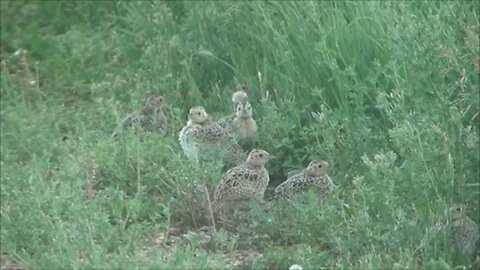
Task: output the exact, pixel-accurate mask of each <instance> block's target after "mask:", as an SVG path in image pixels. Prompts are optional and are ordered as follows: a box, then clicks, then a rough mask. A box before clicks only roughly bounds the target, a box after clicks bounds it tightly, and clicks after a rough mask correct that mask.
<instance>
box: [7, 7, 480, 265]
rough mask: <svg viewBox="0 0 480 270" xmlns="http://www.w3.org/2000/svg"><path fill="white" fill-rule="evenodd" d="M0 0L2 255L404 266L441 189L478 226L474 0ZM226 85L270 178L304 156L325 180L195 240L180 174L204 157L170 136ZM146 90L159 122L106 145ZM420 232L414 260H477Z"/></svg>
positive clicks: (213, 177)
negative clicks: (322, 168) (191, 157)
mask: <svg viewBox="0 0 480 270" xmlns="http://www.w3.org/2000/svg"><path fill="white" fill-rule="evenodd" d="M0 3H1V6H0V7H1V25H0V28H1V51H0V57H1V74H0V75H1V90H0V93H1V100H0V104H1V149H0V150H1V151H0V156H1V222H0V225H1V230H0V236H1V252H2V267H4V266H5V265H8V264H9V263H11V262H12V261H13V262H15V264H16V265H19V266H21V267H22V268H27V269H28V268H47V269H58V268H89V269H92V268H95V269H102V268H163V269H172V268H181V269H185V268H189V269H193V268H195V269H199V268H205V269H206V268H239V267H243V268H270V269H276V268H288V267H289V266H290V265H291V264H294V263H297V264H300V265H302V266H303V267H305V268H319V267H324V268H343V269H346V268H349V269H350V268H357V269H366V268H369V269H379V268H382V269H393V268H396V269H405V268H415V267H416V266H415V261H414V259H413V258H412V255H413V252H414V250H415V248H416V246H417V245H418V243H419V242H420V241H421V239H423V238H424V237H425V235H429V234H428V231H429V229H428V228H431V227H432V226H433V224H434V223H435V222H436V221H437V220H439V219H440V218H441V217H442V216H443V213H444V210H445V209H446V207H448V205H449V204H450V203H452V202H462V203H464V204H466V205H467V206H468V215H469V216H470V217H471V218H472V219H473V220H474V221H475V222H476V223H477V224H479V223H480V215H479V214H478V213H479V212H480V205H479V195H480V181H479V176H480V171H479V163H480V157H479V152H480V146H479V132H480V115H479V114H480V105H479V100H480V96H479V95H480V93H479V83H480V82H479V80H480V79H479V76H478V74H479V72H480V58H479V56H478V55H479V53H480V48H479V45H478V44H479V34H480V25H479V15H480V10H479V9H480V5H479V4H478V3H477V2H475V1H451V2H428V1H423V2H420V1H416V2H380V1H371V2H369V1H362V2H342V1H332V2H329V1H301V2H283V1H281V2H276V1H263V2H242V1H220V2H217V1H215V2H196V1H192V2H179V1H166V2H160V1H151V2H144V1H140V2H117V1H107V2H99V3H97V2H95V3H94V2H58V1H1V2H0ZM20 49H23V50H25V52H26V53H23V52H22V51H20ZM243 82H245V83H247V84H248V85H249V86H250V88H251V93H250V96H251V101H252V104H253V106H254V116H255V118H256V119H257V123H258V125H259V138H258V143H257V147H261V148H264V149H266V150H267V151H269V152H270V153H272V154H274V155H275V156H276V159H275V160H272V161H271V162H270V163H269V164H268V166H267V169H268V171H269V173H270V176H271V186H272V188H273V187H275V186H276V185H278V184H279V183H280V182H282V181H283V180H285V179H286V177H287V175H288V172H290V171H292V170H298V169H301V168H303V167H304V166H306V165H307V164H308V161H309V160H310V159H312V158H317V157H318V158H322V159H326V160H328V161H329V162H330V164H332V170H331V172H330V175H331V176H332V178H333V179H334V181H335V182H336V183H337V184H338V185H339V189H338V191H336V192H335V193H334V194H333V195H332V196H331V197H330V198H329V199H328V200H327V201H326V203H325V204H324V205H322V206H321V207H318V205H316V204H315V203H314V202H313V200H311V199H312V198H311V196H309V195H308V194H307V195H306V198H305V199H306V203H299V202H298V203H294V204H293V205H285V204H279V205H276V206H274V207H272V208H270V209H268V210H267V211H266V210H265V209H263V208H261V207H257V208H255V209H254V210H253V211H252V212H251V213H249V214H248V215H249V216H248V217H249V218H252V219H254V220H255V222H250V223H255V233H254V234H252V235H250V236H248V237H244V236H239V235H238V234H236V233H234V232H229V231H225V230H223V229H221V228H220V229H218V231H217V233H216V235H215V238H216V244H215V245H214V246H213V247H212V245H211V243H212V242H211V241H209V237H210V234H209V233H205V232H204V228H202V227H204V226H205V225H207V224H208V220H207V217H206V216H205V215H204V214H203V213H204V212H203V211H204V210H205V209H204V202H203V199H204V198H203V196H201V194H200V195H199V193H198V192H197V188H198V187H196V185H195V184H196V183H198V182H199V181H206V182H207V183H209V184H210V185H214V184H215V183H217V182H218V180H219V178H220V171H219V170H218V167H219V165H220V164H213V165H208V166H207V165H206V166H205V167H202V168H201V169H200V171H199V170H198V169H196V168H195V167H193V166H192V165H191V164H189V162H188V161H187V160H186V158H185V157H184V156H183V154H182V152H181V149H180V147H179V144H178V141H177V139H176V133H177V132H178V131H179V130H180V129H181V127H182V125H183V124H184V122H185V119H186V112H187V110H188V109H189V108H190V107H191V106H194V105H198V104H202V105H204V106H205V107H206V108H207V111H208V112H211V113H212V114H214V113H218V114H226V113H229V112H230V108H231V105H230V103H229V102H226V101H228V100H230V95H231V93H232V91H233V89H234V87H235V85H236V84H237V83H243ZM150 94H161V95H164V96H165V98H166V100H167V102H168V106H167V111H168V113H169V115H170V116H171V119H172V120H171V123H172V131H171V132H170V133H169V134H168V135H167V136H161V135H159V134H147V133H144V132H140V135H139V136H140V137H139V138H138V137H136V135H135V134H134V132H126V133H124V136H123V137H122V138H120V139H119V140H117V141H115V140H112V139H111V138H110V134H111V132H112V130H113V129H114V128H115V126H116V125H117V123H118V121H119V120H120V119H121V118H122V117H123V116H124V115H125V114H126V113H127V112H130V111H132V110H135V109H137V108H139V107H140V106H142V103H143V102H144V101H145V99H146V97H147V96H148V95H150ZM429 243H430V244H429V245H428V246H427V248H426V251H427V252H426V258H425V264H424V266H425V268H436V269H439V268H443V269H449V268H453V267H458V266H462V265H463V266H465V267H471V268H476V267H477V268H478V266H479V259H478V256H477V259H476V262H469V261H467V260H465V258H461V257H460V258H458V257H456V256H453V255H452V254H451V253H450V252H449V249H448V245H447V246H445V245H441V244H439V242H438V241H437V242H435V240H434V239H431V241H429ZM6 258H8V260H7V259H6Z"/></svg>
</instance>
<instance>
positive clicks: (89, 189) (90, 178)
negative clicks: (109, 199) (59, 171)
mask: <svg viewBox="0 0 480 270" xmlns="http://www.w3.org/2000/svg"><path fill="white" fill-rule="evenodd" d="M90 163H91V171H90V173H89V175H87V179H86V182H85V197H86V199H87V201H92V200H93V199H95V193H96V191H95V184H96V182H97V164H96V163H95V161H94V160H93V159H90Z"/></svg>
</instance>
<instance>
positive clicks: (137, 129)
mask: <svg viewBox="0 0 480 270" xmlns="http://www.w3.org/2000/svg"><path fill="white" fill-rule="evenodd" d="M135 138H136V139H137V194H140V191H141V188H142V174H141V164H140V132H139V128H138V126H135Z"/></svg>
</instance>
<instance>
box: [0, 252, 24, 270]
mask: <svg viewBox="0 0 480 270" xmlns="http://www.w3.org/2000/svg"><path fill="white" fill-rule="evenodd" d="M0 269H2V270H7V269H8V270H23V269H25V268H22V267H21V266H20V265H19V264H18V263H17V262H15V261H14V260H12V259H11V258H10V257H8V255H7V254H5V253H3V252H2V253H0Z"/></svg>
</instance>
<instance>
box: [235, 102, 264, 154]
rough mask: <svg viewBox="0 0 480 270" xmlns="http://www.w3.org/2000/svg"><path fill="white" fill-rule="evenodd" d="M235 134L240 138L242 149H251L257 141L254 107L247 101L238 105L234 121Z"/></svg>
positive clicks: (239, 142)
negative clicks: (253, 114) (253, 115)
mask: <svg viewBox="0 0 480 270" xmlns="http://www.w3.org/2000/svg"><path fill="white" fill-rule="evenodd" d="M232 129H233V132H234V134H236V135H237V136H238V144H240V145H241V146H242V147H245V148H248V147H251V146H252V145H253V144H254V143H255V140H256V139H257V130H258V127H257V122H256V121H255V119H253V117H252V106H250V103H249V102H248V101H247V102H245V103H238V104H237V109H236V112H235V118H234V119H233V121H232Z"/></svg>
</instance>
